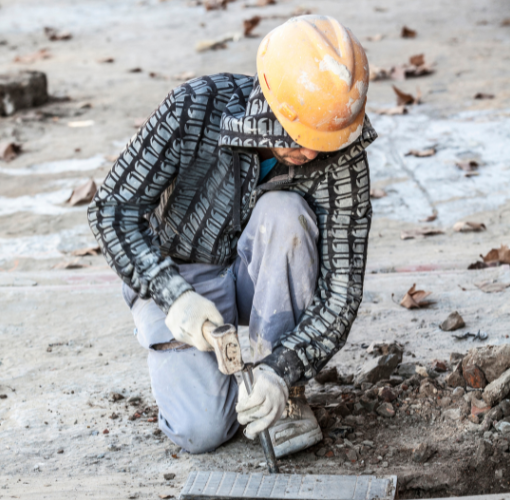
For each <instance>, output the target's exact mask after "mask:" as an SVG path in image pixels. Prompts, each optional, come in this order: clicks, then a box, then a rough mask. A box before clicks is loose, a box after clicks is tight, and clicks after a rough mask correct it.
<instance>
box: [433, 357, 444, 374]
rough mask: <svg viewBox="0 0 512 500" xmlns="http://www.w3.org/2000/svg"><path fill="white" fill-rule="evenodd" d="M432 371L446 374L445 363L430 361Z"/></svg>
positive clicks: (436, 360)
mask: <svg viewBox="0 0 512 500" xmlns="http://www.w3.org/2000/svg"><path fill="white" fill-rule="evenodd" d="M432 369H433V370H435V371H436V372H447V371H448V367H447V366H446V363H445V362H444V361H439V360H438V359H435V360H434V361H432Z"/></svg>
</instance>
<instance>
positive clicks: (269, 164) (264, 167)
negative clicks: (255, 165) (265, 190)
mask: <svg viewBox="0 0 512 500" xmlns="http://www.w3.org/2000/svg"><path fill="white" fill-rule="evenodd" d="M276 164H277V160H276V158H270V159H268V160H265V161H262V162H261V163H260V180H259V182H261V181H262V180H263V179H264V178H265V177H266V176H267V174H268V173H269V172H270V171H271V170H272V169H273V168H274V167H275V166H276Z"/></svg>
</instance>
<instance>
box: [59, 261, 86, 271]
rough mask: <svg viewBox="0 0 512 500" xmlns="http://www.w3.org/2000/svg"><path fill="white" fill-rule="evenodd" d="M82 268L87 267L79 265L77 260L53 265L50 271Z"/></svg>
mask: <svg viewBox="0 0 512 500" xmlns="http://www.w3.org/2000/svg"><path fill="white" fill-rule="evenodd" d="M82 267H89V266H87V265H85V264H80V262H79V259H75V260H72V261H70V262H59V264H55V265H54V266H53V267H52V269H80V268H82Z"/></svg>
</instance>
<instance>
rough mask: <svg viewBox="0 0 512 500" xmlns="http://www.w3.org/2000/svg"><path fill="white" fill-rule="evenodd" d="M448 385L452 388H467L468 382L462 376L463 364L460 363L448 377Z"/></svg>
mask: <svg viewBox="0 0 512 500" xmlns="http://www.w3.org/2000/svg"><path fill="white" fill-rule="evenodd" d="M446 383H447V384H448V385H449V386H450V387H466V380H465V379H464V376H463V375H462V362H459V363H458V364H457V366H456V367H455V369H454V370H453V372H452V373H450V375H448V376H447V377H446Z"/></svg>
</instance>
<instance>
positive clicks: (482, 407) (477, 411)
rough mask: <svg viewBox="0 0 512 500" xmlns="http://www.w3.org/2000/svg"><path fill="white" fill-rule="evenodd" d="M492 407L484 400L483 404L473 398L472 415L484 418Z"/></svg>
mask: <svg viewBox="0 0 512 500" xmlns="http://www.w3.org/2000/svg"><path fill="white" fill-rule="evenodd" d="M490 409H491V407H490V406H488V405H487V404H486V403H485V402H484V401H482V403H481V404H479V403H478V400H475V399H474V400H473V402H472V403H471V415H474V416H476V417H478V418H482V417H483V416H484V415H485V414H486V413H487V412H488V411H490Z"/></svg>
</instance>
